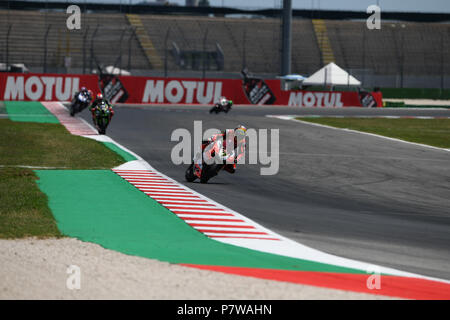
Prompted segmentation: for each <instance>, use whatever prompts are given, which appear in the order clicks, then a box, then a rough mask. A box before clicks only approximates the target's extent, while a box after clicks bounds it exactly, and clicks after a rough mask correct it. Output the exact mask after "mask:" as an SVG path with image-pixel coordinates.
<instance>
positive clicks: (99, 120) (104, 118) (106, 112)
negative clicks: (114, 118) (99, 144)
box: [93, 101, 112, 134]
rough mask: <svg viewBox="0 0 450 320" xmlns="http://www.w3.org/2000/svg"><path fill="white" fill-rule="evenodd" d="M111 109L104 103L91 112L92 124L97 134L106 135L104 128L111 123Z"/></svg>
mask: <svg viewBox="0 0 450 320" xmlns="http://www.w3.org/2000/svg"><path fill="white" fill-rule="evenodd" d="M111 112H112V111H111V107H110V106H109V105H108V104H107V103H106V102H105V101H102V102H100V103H99V104H98V105H97V106H95V108H94V110H93V115H94V119H95V120H94V124H95V126H96V127H97V130H98V133H99V134H106V128H107V127H108V125H109V123H110V121H111Z"/></svg>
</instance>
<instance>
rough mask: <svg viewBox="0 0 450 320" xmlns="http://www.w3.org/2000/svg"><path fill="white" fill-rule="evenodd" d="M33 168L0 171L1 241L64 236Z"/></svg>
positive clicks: (3, 169)
mask: <svg viewBox="0 0 450 320" xmlns="http://www.w3.org/2000/svg"><path fill="white" fill-rule="evenodd" d="M36 179H37V177H36V175H35V173H34V172H33V170H31V169H25V168H0V238H6V239H9V238H23V237H38V238H46V237H61V236H62V235H61V233H60V232H59V230H58V228H57V226H56V222H55V219H54V217H53V215H52V212H51V211H50V209H49V207H48V205H47V196H46V195H45V194H43V193H42V192H41V191H40V190H39V188H38V186H37V185H36Z"/></svg>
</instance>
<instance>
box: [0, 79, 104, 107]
mask: <svg viewBox="0 0 450 320" xmlns="http://www.w3.org/2000/svg"><path fill="white" fill-rule="evenodd" d="M82 86H85V87H87V88H92V89H91V90H92V91H94V93H96V92H98V91H99V90H98V85H97V76H95V75H87V76H86V75H60V74H32V73H27V74H22V73H0V100H24V101H69V100H72V97H73V96H74V94H75V92H77V91H78V90H79V88H81V87H82Z"/></svg>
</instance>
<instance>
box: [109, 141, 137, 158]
mask: <svg viewBox="0 0 450 320" xmlns="http://www.w3.org/2000/svg"><path fill="white" fill-rule="evenodd" d="M103 144H104V145H105V146H106V147H108V148H109V149H111V150H112V151H114V152H115V153H117V154H118V155H120V156H121V157H122V158H124V160H125V161H133V160H137V158H136V157H135V156H133V155H132V154H130V153H129V152H127V151H125V150H123V149H122V148H119V147H118V146H117V145H116V144H114V143H112V142H103Z"/></svg>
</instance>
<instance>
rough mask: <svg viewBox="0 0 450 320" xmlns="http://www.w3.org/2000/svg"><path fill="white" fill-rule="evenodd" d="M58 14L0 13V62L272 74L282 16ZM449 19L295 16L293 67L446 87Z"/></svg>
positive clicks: (51, 67) (57, 68) (376, 81)
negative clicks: (374, 21)
mask: <svg viewBox="0 0 450 320" xmlns="http://www.w3.org/2000/svg"><path fill="white" fill-rule="evenodd" d="M67 17H68V15H67V14H66V13H65V11H63V10H59V11H58V10H14V9H0V43H1V46H0V62H2V63H6V64H14V63H24V64H25V65H26V66H27V67H28V68H29V69H30V70H31V71H32V72H55V73H90V72H92V70H93V69H96V67H97V64H99V65H102V66H108V65H115V66H116V67H119V68H123V69H126V70H129V71H131V72H132V74H133V75H148V76H164V75H169V76H194V77H197V76H198V77H201V76H206V77H238V76H239V73H240V71H241V70H242V69H243V67H247V68H248V70H249V71H250V72H251V73H253V74H259V75H261V76H264V77H275V76H277V75H279V73H280V68H281V65H280V64H281V20H280V18H279V17H277V16H272V17H262V16H257V17H254V18H248V17H247V18H244V17H240V18H237V17H233V18H230V17H218V16H214V17H211V15H209V16H208V15H197V16H193V15H187V14H185V15H180V14H177V15H174V14H172V15H167V14H165V15H162V14H147V13H142V14H136V13H133V14H130V13H123V12H110V11H108V12H102V11H99V10H96V11H91V10H89V11H87V12H83V15H82V21H81V23H82V27H81V30H68V29H67V27H66V19H67ZM449 40H450V24H449V23H443V22H433V23H430V22H403V21H383V23H382V28H381V30H369V29H367V27H366V21H364V20H342V19H341V20H329V19H306V18H294V19H293V20H292V68H291V69H292V72H293V73H298V74H302V75H309V74H311V73H312V72H314V71H316V70H317V69H319V68H320V67H321V66H323V65H324V64H326V63H327V62H330V61H334V62H336V63H337V64H338V65H339V66H341V67H343V68H344V69H346V70H348V71H349V72H350V73H351V74H353V75H355V76H356V77H357V78H359V79H361V80H362V82H363V84H364V85H365V86H384V87H435V88H449V87H450V80H449V79H447V75H448V74H449V71H450V41H449Z"/></svg>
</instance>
